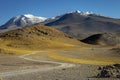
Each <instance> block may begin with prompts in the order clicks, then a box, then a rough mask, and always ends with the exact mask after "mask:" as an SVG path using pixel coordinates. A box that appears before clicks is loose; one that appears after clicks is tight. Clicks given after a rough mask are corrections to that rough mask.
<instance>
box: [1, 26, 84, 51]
mask: <svg viewBox="0 0 120 80" xmlns="http://www.w3.org/2000/svg"><path fill="white" fill-rule="evenodd" d="M0 43H2V44H1V45H0V48H18V49H30V50H40V49H54V48H55V49H57V48H58V49H59V48H64V49H65V48H66V47H74V46H77V45H83V43H81V42H80V41H78V40H76V39H74V38H72V37H70V36H68V35H67V34H64V33H63V32H61V31H58V30H56V29H54V28H50V27H46V26H42V25H39V24H36V25H31V26H27V27H24V28H22V29H16V30H11V31H8V32H5V33H2V34H0Z"/></svg>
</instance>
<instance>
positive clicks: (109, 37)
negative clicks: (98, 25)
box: [81, 33, 120, 45]
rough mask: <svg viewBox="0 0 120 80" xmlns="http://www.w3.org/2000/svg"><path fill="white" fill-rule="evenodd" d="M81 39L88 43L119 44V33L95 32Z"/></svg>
mask: <svg viewBox="0 0 120 80" xmlns="http://www.w3.org/2000/svg"><path fill="white" fill-rule="evenodd" d="M81 41H82V42H85V43H88V44H99V45H119V44H120V35H118V34H113V33H103V34H95V35H92V36H90V37H88V38H86V39H83V40H81Z"/></svg>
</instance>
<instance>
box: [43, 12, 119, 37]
mask: <svg viewBox="0 0 120 80" xmlns="http://www.w3.org/2000/svg"><path fill="white" fill-rule="evenodd" d="M44 24H45V25H46V26H51V27H54V28H57V29H59V30H61V31H63V32H65V33H67V34H69V35H71V36H73V37H77V38H85V37H88V36H90V35H93V34H98V33H106V32H108V33H111V32H112V33H119V32H120V19H115V18H110V17H106V16H102V15H99V14H94V13H91V12H80V11H75V12H71V13H66V14H63V15H61V16H58V17H56V18H53V19H49V20H47V21H45V22H44Z"/></svg>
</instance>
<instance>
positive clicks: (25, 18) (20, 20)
mask: <svg viewBox="0 0 120 80" xmlns="http://www.w3.org/2000/svg"><path fill="white" fill-rule="evenodd" d="M46 19H47V18H45V17H38V16H34V15H31V14H25V15H19V16H16V17H13V18H11V19H10V20H9V21H8V22H7V23H5V24H4V25H2V26H0V29H11V28H21V27H24V26H27V25H31V24H36V23H40V22H43V21H45V20H46Z"/></svg>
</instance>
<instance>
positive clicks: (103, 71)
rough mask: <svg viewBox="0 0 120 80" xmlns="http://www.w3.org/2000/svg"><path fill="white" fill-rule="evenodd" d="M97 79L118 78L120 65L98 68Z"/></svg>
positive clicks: (119, 76)
mask: <svg viewBox="0 0 120 80" xmlns="http://www.w3.org/2000/svg"><path fill="white" fill-rule="evenodd" d="M98 70H100V72H99V73H98V75H97V78H120V64H114V65H108V66H104V67H99V68H98Z"/></svg>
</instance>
